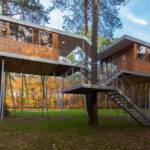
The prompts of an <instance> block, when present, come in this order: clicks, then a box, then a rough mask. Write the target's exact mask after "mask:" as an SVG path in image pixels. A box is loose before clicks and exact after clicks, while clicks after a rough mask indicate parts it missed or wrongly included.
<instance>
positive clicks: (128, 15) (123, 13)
mask: <svg viewBox="0 0 150 150" xmlns="http://www.w3.org/2000/svg"><path fill="white" fill-rule="evenodd" d="M119 14H120V17H121V18H122V19H123V18H126V19H128V20H130V21H132V22H133V23H137V24H140V25H143V26H145V25H147V24H148V21H147V20H145V19H143V18H140V17H137V16H135V15H134V14H133V13H132V12H131V11H130V10H129V8H127V7H121V9H120V12H119Z"/></svg>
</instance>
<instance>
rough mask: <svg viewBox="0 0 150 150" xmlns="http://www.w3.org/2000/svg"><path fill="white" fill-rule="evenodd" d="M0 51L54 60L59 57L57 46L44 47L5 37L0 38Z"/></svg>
mask: <svg viewBox="0 0 150 150" xmlns="http://www.w3.org/2000/svg"><path fill="white" fill-rule="evenodd" d="M55 46H56V45H55ZM0 51H3V52H10V53H14V54H21V55H26V56H33V57H39V58H46V59H51V60H56V61H58V59H59V58H58V57H59V50H58V49H57V48H51V47H44V46H40V45H35V44H29V43H24V42H17V41H14V40H10V39H5V38H0Z"/></svg>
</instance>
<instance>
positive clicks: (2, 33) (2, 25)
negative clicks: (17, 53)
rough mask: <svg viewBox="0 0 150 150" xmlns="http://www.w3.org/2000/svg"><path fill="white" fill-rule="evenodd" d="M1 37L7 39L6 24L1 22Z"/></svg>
mask: <svg viewBox="0 0 150 150" xmlns="http://www.w3.org/2000/svg"><path fill="white" fill-rule="evenodd" d="M1 36H2V37H4V38H7V23H6V22H4V21H2V22H1Z"/></svg>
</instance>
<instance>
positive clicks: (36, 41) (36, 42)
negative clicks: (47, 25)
mask: <svg viewBox="0 0 150 150" xmlns="http://www.w3.org/2000/svg"><path fill="white" fill-rule="evenodd" d="M34 44H37V45H38V44H39V30H37V29H34Z"/></svg>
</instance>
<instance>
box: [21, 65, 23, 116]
mask: <svg viewBox="0 0 150 150" xmlns="http://www.w3.org/2000/svg"><path fill="white" fill-rule="evenodd" d="M23 76H24V62H23V63H22V93H21V119H23Z"/></svg>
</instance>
